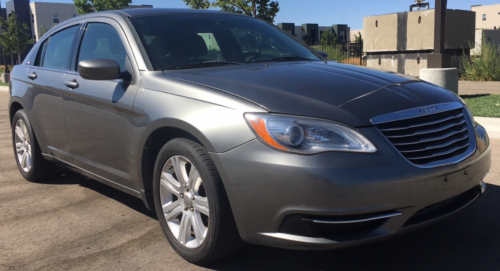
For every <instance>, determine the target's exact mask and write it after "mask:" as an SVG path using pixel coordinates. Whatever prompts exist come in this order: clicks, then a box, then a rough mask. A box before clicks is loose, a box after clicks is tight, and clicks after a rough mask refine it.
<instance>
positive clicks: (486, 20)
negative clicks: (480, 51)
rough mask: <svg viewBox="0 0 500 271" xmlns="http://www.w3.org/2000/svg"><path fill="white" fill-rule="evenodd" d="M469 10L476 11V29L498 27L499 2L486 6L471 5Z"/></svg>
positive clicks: (499, 26)
mask: <svg viewBox="0 0 500 271" xmlns="http://www.w3.org/2000/svg"><path fill="white" fill-rule="evenodd" d="M471 11H474V12H476V28H477V29H494V30H496V29H499V28H500V4H496V5H488V6H481V5H478V6H472V7H471Z"/></svg>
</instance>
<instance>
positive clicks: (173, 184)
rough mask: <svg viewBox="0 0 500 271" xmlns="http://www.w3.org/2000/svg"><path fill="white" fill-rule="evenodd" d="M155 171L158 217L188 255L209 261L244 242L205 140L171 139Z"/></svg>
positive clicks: (179, 249)
mask: <svg viewBox="0 0 500 271" xmlns="http://www.w3.org/2000/svg"><path fill="white" fill-rule="evenodd" d="M154 176H155V179H154V186H153V190H154V191H153V193H154V200H155V207H156V208H155V209H156V212H157V215H158V220H159V222H160V225H161V228H162V230H163V232H164V234H165V236H166V237H167V239H168V241H169V243H170V244H171V245H172V247H173V248H174V249H175V251H176V252H177V253H179V255H181V256H182V257H183V258H184V259H186V260H187V261H189V262H192V263H197V264H202V263H207V262H210V261H214V260H216V259H218V258H221V257H224V256H226V255H228V254H230V253H231V252H234V251H235V250H236V249H237V248H238V247H239V246H240V245H241V240H240V237H239V234H238V231H237V229H236V225H235V222H234V218H233V216H232V212H231V209H230V207H229V202H228V200H227V196H226V193H225V190H224V187H223V185H222V181H221V179H220V176H219V173H218V171H217V169H216V168H215V166H214V164H213V162H212V159H211V158H210V156H209V155H208V153H207V151H206V150H205V149H204V148H203V147H202V146H200V145H199V144H197V143H195V142H193V141H190V140H187V139H174V140H172V141H170V142H168V143H167V144H165V146H164V147H163V148H162V149H161V151H160V153H159V155H158V158H157V161H156V165H155V174H154Z"/></svg>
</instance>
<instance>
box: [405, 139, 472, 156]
mask: <svg viewBox="0 0 500 271" xmlns="http://www.w3.org/2000/svg"><path fill="white" fill-rule="evenodd" d="M468 146H469V143H468V142H467V143H466V144H465V145H463V146H458V147H455V148H453V149H451V150H449V151H445V152H438V153H434V154H432V155H430V156H421V157H412V158H409V159H411V160H422V159H429V158H433V157H437V156H443V155H447V154H450V153H454V152H456V151H458V150H460V149H463V148H466V147H468Z"/></svg>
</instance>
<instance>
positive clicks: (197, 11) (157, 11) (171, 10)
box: [92, 8, 240, 17]
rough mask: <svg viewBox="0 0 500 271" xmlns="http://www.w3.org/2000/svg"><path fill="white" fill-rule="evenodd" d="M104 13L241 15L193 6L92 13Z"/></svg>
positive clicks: (127, 14) (136, 14)
mask: <svg viewBox="0 0 500 271" xmlns="http://www.w3.org/2000/svg"><path fill="white" fill-rule="evenodd" d="M103 13H119V14H122V15H126V16H128V17H139V16H147V15H160V14H233V15H240V14H237V13H229V12H222V11H216V10H202V9H191V8H129V9H120V10H111V11H104V12H96V13H92V14H94V15H99V14H103Z"/></svg>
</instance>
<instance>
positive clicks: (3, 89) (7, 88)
mask: <svg viewBox="0 0 500 271" xmlns="http://www.w3.org/2000/svg"><path fill="white" fill-rule="evenodd" d="M0 91H9V87H4V86H0Z"/></svg>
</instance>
